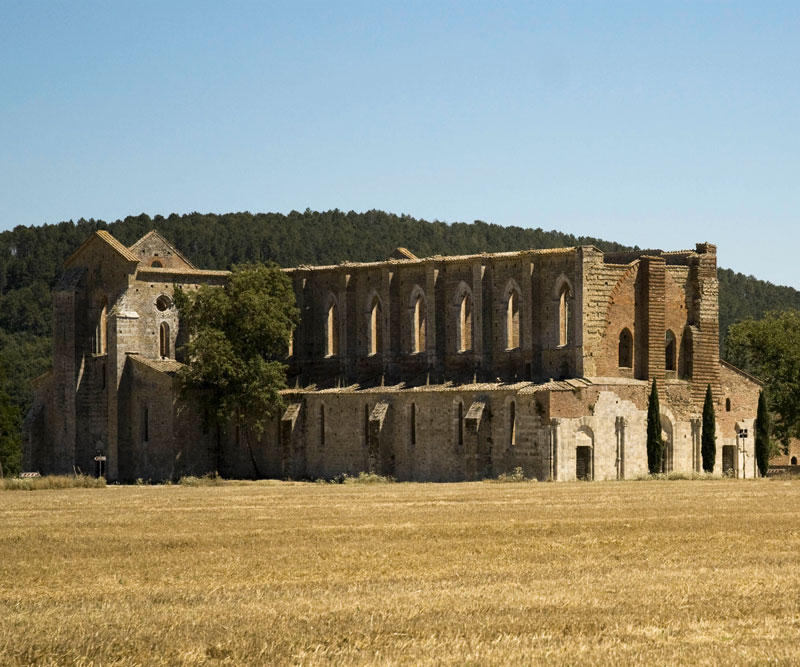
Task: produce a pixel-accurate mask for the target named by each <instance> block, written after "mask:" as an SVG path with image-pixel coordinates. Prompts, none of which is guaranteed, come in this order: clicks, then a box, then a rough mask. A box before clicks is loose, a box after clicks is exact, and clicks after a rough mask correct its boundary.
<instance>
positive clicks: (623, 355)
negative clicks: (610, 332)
mask: <svg viewBox="0 0 800 667" xmlns="http://www.w3.org/2000/svg"><path fill="white" fill-rule="evenodd" d="M619 367H620V368H633V336H631V332H630V330H629V329H627V328H625V329H623V330H622V331H621V332H620V334H619Z"/></svg>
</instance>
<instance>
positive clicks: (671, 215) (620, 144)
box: [0, 0, 800, 288]
mask: <svg viewBox="0 0 800 667" xmlns="http://www.w3.org/2000/svg"><path fill="white" fill-rule="evenodd" d="M0 63H2V66H0V155H2V160H0V229H7V228H11V227H13V226H15V225H18V224H23V225H38V224H42V223H45V222H48V223H53V222H58V221H61V220H68V219H78V218H80V217H85V218H89V217H94V218H102V219H105V220H113V219H116V218H120V217H124V216H126V215H130V214H138V213H141V212H145V213H149V214H151V215H155V214H157V213H161V214H164V215H167V214H169V213H171V212H178V213H181V212H189V211H194V210H197V211H203V212H206V211H212V212H219V213H223V212H228V211H241V210H250V211H253V212H255V211H284V212H287V211H290V210H292V209H298V210H303V209H305V208H306V207H310V208H312V209H329V208H340V209H343V210H350V209H353V210H356V211H363V210H367V209H370V208H380V209H384V210H386V211H390V212H394V213H408V214H411V215H414V216H418V217H424V218H427V219H434V218H435V219H439V220H445V221H448V222H452V221H459V220H463V221H472V220H474V219H482V220H486V221H488V222H496V223H500V224H503V225H511V224H514V225H520V226H524V227H543V228H545V229H559V230H561V231H565V232H571V233H574V234H588V235H593V236H598V237H601V238H606V239H609V240H616V241H620V242H623V243H629V244H637V245H639V246H647V247H661V248H664V249H680V248H686V247H693V245H694V243H695V242H696V241H702V240H709V241H712V242H715V243H717V244H718V246H719V253H720V258H719V262H720V265H722V266H726V267H730V268H734V269H736V270H738V271H742V272H744V273H752V274H755V275H757V276H758V277H760V278H764V279H767V280H771V281H773V282H776V283H780V284H790V285H793V286H795V287H798V288H800V274H798V272H797V269H796V265H797V260H796V259H795V257H796V247H797V246H798V243H799V242H800V231H798V227H800V187H799V185H798V177H799V176H800V127H799V125H800V3H798V2H783V3H780V2H756V1H755V0H754V1H753V2H746V3H735V2H641V1H636V2H626V3H619V2H591V1H589V0H585V1H583V2H576V3H573V4H571V3H566V4H565V3H556V2H548V3H532V2H519V3H496V2H436V1H434V0H427V1H425V2H396V3H392V2H378V1H377V0H372V1H369V2H336V1H334V0H328V1H327V2H300V1H297V0H295V1H292V2H286V3H283V2H280V3H278V2H207V3H206V2H196V1H193V2H168V1H166V0H163V1H161V2H123V1H122V0H120V1H119V2H108V1H103V2H80V1H77V0H74V1H72V2H47V1H44V0H39V1H32V0H25V1H24V2H17V1H15V0H1V1H0Z"/></svg>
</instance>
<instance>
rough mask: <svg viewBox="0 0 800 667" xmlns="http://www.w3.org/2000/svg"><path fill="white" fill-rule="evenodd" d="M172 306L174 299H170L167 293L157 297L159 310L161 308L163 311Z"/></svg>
mask: <svg viewBox="0 0 800 667" xmlns="http://www.w3.org/2000/svg"><path fill="white" fill-rule="evenodd" d="M171 306H172V299H170V298H169V297H168V296H167V295H166V294H162V295H161V296H160V297H158V298H157V299H156V308H158V310H160V311H161V312H162V313H163V312H164V311H165V310H168V309H169V308H170V307H171Z"/></svg>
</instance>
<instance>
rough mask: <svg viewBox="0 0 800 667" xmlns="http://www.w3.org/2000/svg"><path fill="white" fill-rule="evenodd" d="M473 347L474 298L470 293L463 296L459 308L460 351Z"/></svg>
mask: <svg viewBox="0 0 800 667" xmlns="http://www.w3.org/2000/svg"><path fill="white" fill-rule="evenodd" d="M471 349H472V299H471V298H470V296H469V294H464V295H463V296H462V297H461V302H460V304H459V309H458V351H459V352H467V351H468V350H471Z"/></svg>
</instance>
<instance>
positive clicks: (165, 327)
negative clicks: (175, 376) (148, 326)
mask: <svg viewBox="0 0 800 667" xmlns="http://www.w3.org/2000/svg"><path fill="white" fill-rule="evenodd" d="M158 339H159V352H160V354H161V358H162V359H169V324H167V323H166V322H162V323H161V326H160V327H159V332H158Z"/></svg>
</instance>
